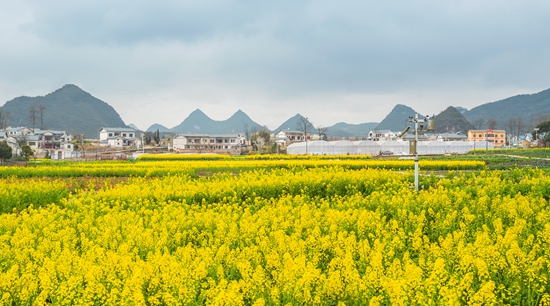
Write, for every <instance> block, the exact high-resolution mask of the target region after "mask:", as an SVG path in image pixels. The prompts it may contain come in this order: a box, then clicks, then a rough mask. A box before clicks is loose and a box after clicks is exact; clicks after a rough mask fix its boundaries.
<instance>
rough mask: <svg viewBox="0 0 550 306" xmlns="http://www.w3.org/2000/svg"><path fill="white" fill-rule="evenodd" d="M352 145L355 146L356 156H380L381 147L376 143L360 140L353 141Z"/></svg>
mask: <svg viewBox="0 0 550 306" xmlns="http://www.w3.org/2000/svg"><path fill="white" fill-rule="evenodd" d="M354 144H355V145H356V146H357V151H356V152H357V154H369V155H372V156H375V155H378V154H380V151H382V146H381V145H380V143H379V142H378V141H372V140H362V141H355V142H354Z"/></svg>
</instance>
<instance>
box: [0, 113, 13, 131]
mask: <svg viewBox="0 0 550 306" xmlns="http://www.w3.org/2000/svg"><path fill="white" fill-rule="evenodd" d="M10 119H12V117H11V113H10V112H9V111H7V110H1V109H0V130H3V129H5V128H7V127H8V120H10Z"/></svg>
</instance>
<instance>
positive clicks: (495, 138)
mask: <svg viewBox="0 0 550 306" xmlns="http://www.w3.org/2000/svg"><path fill="white" fill-rule="evenodd" d="M468 141H488V142H492V143H493V145H494V146H495V147H502V146H505V145H506V131H505V130H469V131H468Z"/></svg>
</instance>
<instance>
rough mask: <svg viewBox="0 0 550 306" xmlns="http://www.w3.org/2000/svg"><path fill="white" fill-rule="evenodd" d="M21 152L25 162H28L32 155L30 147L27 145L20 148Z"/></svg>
mask: <svg viewBox="0 0 550 306" xmlns="http://www.w3.org/2000/svg"><path fill="white" fill-rule="evenodd" d="M21 152H23V156H24V157H25V159H26V160H29V157H31V156H33V155H34V152H33V151H32V149H31V147H30V146H28V145H24V146H22V147H21Z"/></svg>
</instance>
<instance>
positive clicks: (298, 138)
mask: <svg viewBox="0 0 550 306" xmlns="http://www.w3.org/2000/svg"><path fill="white" fill-rule="evenodd" d="M272 137H273V140H274V141H275V142H276V143H277V144H278V145H281V146H288V145H289V144H291V143H294V142H303V141H304V140H305V138H306V137H307V139H308V140H318V139H319V136H318V135H311V134H310V133H308V134H307V136H306V137H305V136H304V133H302V132H300V131H292V130H289V129H287V130H281V131H279V132H277V133H276V134H275V135H273V136H272ZM414 137H415V136H414V135H413V134H405V135H403V137H401V139H402V140H411V139H414ZM366 138H367V139H366V140H375V141H382V140H385V141H388V140H397V138H398V135H397V134H396V133H394V132H392V131H390V130H383V131H381V130H379V131H370V132H369V133H368V136H367V137H366ZM3 140H6V141H7V142H8V144H9V145H10V146H11V147H12V150H13V152H14V153H15V154H16V155H17V154H19V152H20V144H21V143H22V141H23V142H24V143H26V144H27V145H29V146H30V147H31V148H32V149H33V150H34V151H35V152H37V153H40V152H44V151H46V150H47V151H49V152H50V153H54V154H51V156H52V158H60V159H61V158H66V157H76V156H77V155H78V154H77V153H73V152H74V145H73V144H72V143H71V141H72V140H73V137H72V136H71V135H69V134H67V133H66V132H65V131H57V130H41V129H30V128H28V127H18V128H11V127H10V128H7V129H5V130H1V131H0V141H3ZM419 140H429V141H434V140H438V141H459V140H463V141H488V142H491V143H493V144H494V146H495V147H500V146H504V145H506V132H505V131H504V130H470V131H468V134H467V135H466V134H462V133H443V134H435V133H424V134H422V135H419ZM97 143H98V145H99V146H102V147H109V148H116V149H123V148H132V147H133V148H141V147H142V139H141V138H140V137H138V132H137V131H136V130H134V129H132V128H128V127H104V128H102V129H101V130H100V131H99V140H98V141H97ZM249 145H251V144H250V142H249V141H248V140H247V138H246V136H245V134H244V133H220V134H214V133H186V134H176V135H175V136H174V138H173V139H172V141H171V143H170V144H168V146H169V148H170V149H173V150H174V151H177V152H197V151H226V150H233V151H236V150H240V149H242V148H243V147H247V146H249Z"/></svg>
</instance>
